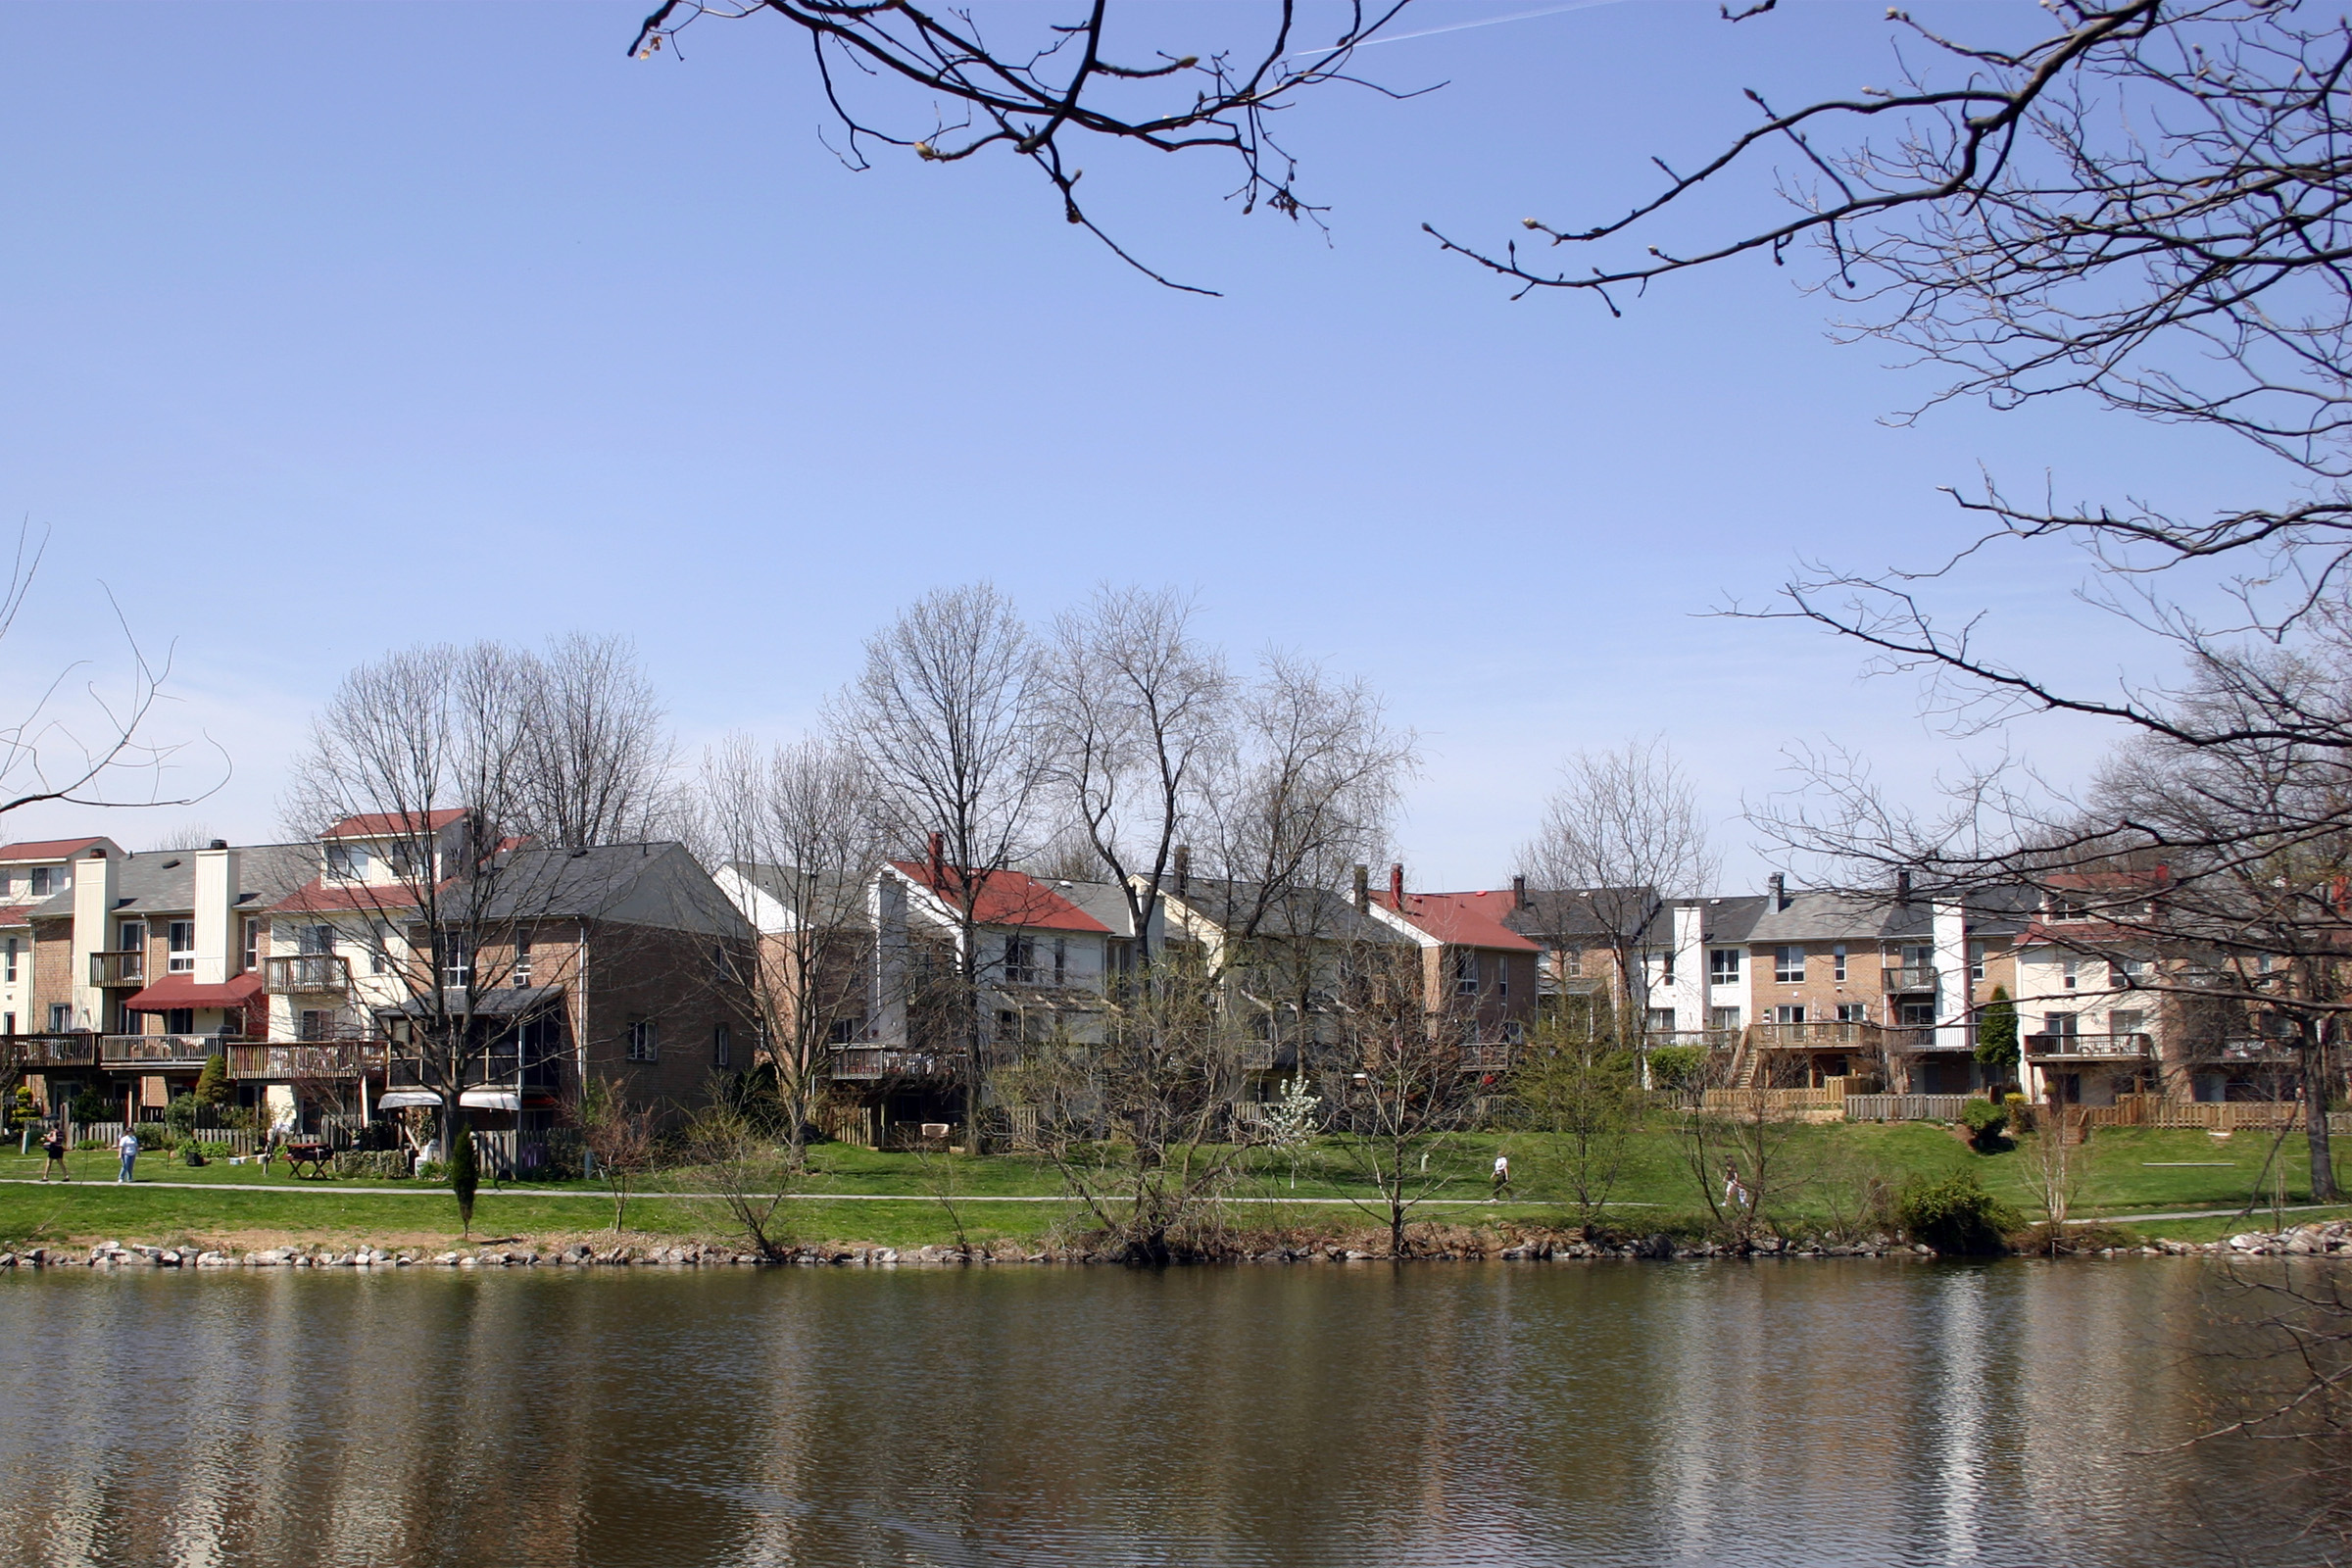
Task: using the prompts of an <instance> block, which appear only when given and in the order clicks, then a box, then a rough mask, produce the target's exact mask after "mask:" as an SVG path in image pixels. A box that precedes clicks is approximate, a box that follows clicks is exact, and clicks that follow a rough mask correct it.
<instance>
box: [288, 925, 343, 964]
mask: <svg viewBox="0 0 2352 1568" xmlns="http://www.w3.org/2000/svg"><path fill="white" fill-rule="evenodd" d="M294 951H296V952H297V953H299V954H301V955H302V956H304V957H306V958H323V957H325V956H327V955H328V954H331V953H333V952H334V951H335V928H334V927H333V926H331V925H304V926H296V927H295V928H294Z"/></svg>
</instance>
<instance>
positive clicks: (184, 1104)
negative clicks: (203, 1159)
mask: <svg viewBox="0 0 2352 1568" xmlns="http://www.w3.org/2000/svg"><path fill="white" fill-rule="evenodd" d="M200 1103H201V1102H200V1101H198V1100H197V1098H196V1097H195V1096H194V1095H174V1096H172V1103H170V1104H168V1105H166V1106H165V1107H164V1125H165V1126H166V1127H168V1128H170V1129H171V1130H172V1139H173V1141H175V1142H176V1141H177V1140H179V1139H183V1138H185V1137H187V1136H188V1134H190V1133H192V1132H194V1131H195V1130H196V1107H197V1105H198V1104H200Z"/></svg>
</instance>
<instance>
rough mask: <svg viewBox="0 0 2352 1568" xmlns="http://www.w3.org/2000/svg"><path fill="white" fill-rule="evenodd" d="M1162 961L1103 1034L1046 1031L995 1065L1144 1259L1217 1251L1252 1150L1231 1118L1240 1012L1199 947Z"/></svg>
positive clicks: (1063, 1168)
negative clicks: (1232, 1193) (1013, 1060)
mask: <svg viewBox="0 0 2352 1568" xmlns="http://www.w3.org/2000/svg"><path fill="white" fill-rule="evenodd" d="M1158 969H1159V972H1158V973H1157V974H1156V975H1155V976H1154V977H1153V982H1152V984H1151V985H1149V986H1134V987H1129V988H1127V989H1126V990H1125V991H1124V992H1123V993H1121V994H1119V995H1117V996H1115V997H1114V998H1113V999H1112V1001H1111V1003H1110V1005H1109V1008H1108V1016H1107V1017H1106V1019H1105V1020H1104V1027H1103V1038H1102V1039H1101V1040H1100V1041H1099V1042H1097V1041H1089V1042H1085V1043H1079V1042H1076V1041H1072V1040H1068V1039H1055V1040H1051V1041H1046V1042H1041V1043H1038V1044H1036V1045H1033V1046H1031V1047H1030V1048H1029V1049H1027V1050H1026V1051H1024V1052H1023V1054H1022V1057H1021V1059H1020V1061H1019V1062H1018V1063H1017V1064H1015V1065H1013V1066H1010V1067H1008V1068H1005V1069H1004V1070H1003V1071H1001V1072H1000V1074H999V1083H1000V1086H1001V1087H1000V1093H1001V1095H1002V1097H1003V1098H1004V1099H1005V1100H1006V1101H1007V1102H1011V1103H1019V1104H1022V1105H1025V1106H1029V1107H1033V1108H1034V1109H1035V1110H1036V1112H1037V1148H1038V1150H1039V1152H1041V1153H1043V1154H1044V1155H1045V1157H1046V1158H1047V1159H1048V1160H1050V1161H1051V1162H1052V1163H1053V1165H1054V1168H1055V1169H1056V1170H1057V1171H1059V1172H1060V1173H1061V1176H1062V1179H1063V1182H1064V1184H1065V1185H1066V1186H1067V1187H1068V1189H1069V1191H1070V1193H1071V1195H1072V1196H1073V1197H1074V1198H1076V1199H1077V1200H1078V1201H1079V1202H1080V1203H1081V1204H1083V1205H1084V1207H1085V1209H1086V1211H1087V1213H1088V1214H1089V1215H1090V1216H1091V1217H1092V1218H1093V1219H1094V1221H1095V1223H1096V1224H1097V1225H1099V1226H1100V1227H1101V1228H1102V1229H1103V1231H1104V1232H1105V1233H1106V1234H1107V1235H1108V1236H1110V1237H1111V1238H1112V1239H1113V1241H1114V1244H1115V1245H1116V1247H1117V1248H1118V1249H1119V1250H1120V1252H1121V1254H1122V1255H1123V1256H1124V1257H1125V1259H1126V1260H1127V1261H1129V1262H1134V1263H1154V1264H1155V1263H1165V1262H1169V1261H1172V1260H1174V1259H1176V1258H1179V1257H1203V1256H1213V1255H1215V1253H1216V1252H1217V1251H1218V1250H1219V1247H1218V1240H1219V1238H1220V1237H1221V1235H1222V1233H1223V1229H1224V1218H1225V1215H1224V1208H1223V1206H1222V1202H1221V1201H1222V1199H1223V1198H1224V1197H1225V1195H1226V1194H1227V1192H1228V1191H1229V1190H1230V1189H1231V1188H1232V1186H1233V1185H1234V1184H1235V1183H1236V1182H1237V1181H1239V1180H1241V1179H1242V1178H1243V1176H1244V1175H1245V1174H1246V1173H1247V1171H1248V1169H1249V1164H1250V1155H1251V1150H1252V1148H1253V1140H1252V1138H1251V1136H1250V1131H1249V1130H1248V1129H1241V1128H1235V1127H1233V1126H1232V1125H1231V1122H1230V1107H1231V1104H1232V1102H1233V1099H1234V1095H1235V1091H1236V1087H1237V1082H1238V1079H1239V1076H1240V1073H1239V1064H1240V1055H1239V1052H1238V1049H1237V1048H1238V1045H1239V1042H1238V1040H1237V1039H1236V1037H1235V1031H1234V1026H1233V1016H1232V1013H1231V1012H1230V1010H1229V1009H1227V1008H1225V1007H1224V1006H1222V1005H1220V1003H1219V999H1218V997H1217V994H1216V991H1215V989H1214V988H1213V987H1212V986H1211V985H1210V984H1209V983H1208V976H1207V974H1206V971H1205V968H1204V966H1203V964H1202V963H1201V959H1200V958H1199V956H1198V950H1194V952H1193V953H1192V954H1188V955H1171V956H1164V957H1163V958H1162V959H1161V960H1160V961H1159V964H1158Z"/></svg>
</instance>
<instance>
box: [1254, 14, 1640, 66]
mask: <svg viewBox="0 0 2352 1568" xmlns="http://www.w3.org/2000/svg"><path fill="white" fill-rule="evenodd" d="M1622 3H1624V0H1570V3H1569V4H1567V5H1562V6H1545V7H1544V9H1543V10H1541V11H1514V12H1512V13H1511V14H1510V15H1509V16H1507V17H1482V18H1480V19H1479V20H1478V21H1476V22H1457V23H1455V24H1453V25H1451V26H1448V27H1424V28H1422V29H1421V30H1420V31H1419V32H1387V33H1382V34H1381V35H1380V36H1379V37H1377V38H1366V39H1365V40H1364V41H1363V42H1362V43H1359V44H1357V45H1355V47H1356V48H1358V49H1369V48H1371V47H1373V46H1374V45H1375V44H1384V43H1403V42H1404V41H1405V40H1406V39H1408V38H1435V37H1436V36H1438V34H1440V33H1443V32H1467V31H1469V30H1470V29H1471V28H1472V27H1498V26H1500V25H1502V24H1504V23H1506V22H1532V21H1534V20H1535V19H1536V18H1538V17H1556V16H1558V15H1560V14H1561V13H1562V12H1565V11H1590V10H1592V9H1593V7H1594V6H1613V5H1619V4H1622ZM1338 53H1339V50H1338V49H1336V48H1332V49H1299V50H1297V51H1295V52H1293V53H1291V54H1287V55H1284V56H1283V59H1285V60H1297V59H1299V58H1301V57H1302V56H1305V55H1332V54H1338Z"/></svg>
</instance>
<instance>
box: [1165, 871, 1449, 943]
mask: <svg viewBox="0 0 2352 1568" xmlns="http://www.w3.org/2000/svg"><path fill="white" fill-rule="evenodd" d="M1258 888H1259V884H1258V883H1255V882H1233V881H1226V880H1223V879H1222V878H1218V877H1201V876H1197V877H1193V878H1191V879H1190V880H1189V881H1188V882H1187V883H1186V885H1185V890H1184V891H1183V892H1182V893H1178V892H1177V891H1176V890H1175V886H1174V884H1173V883H1170V884H1168V885H1167V886H1165V887H1164V888H1163V889H1162V891H1163V892H1165V893H1166V894H1167V896H1168V897H1170V898H1172V899H1174V900H1176V901H1177V902H1178V903H1180V904H1182V905H1183V906H1184V907H1186V908H1188V909H1190V910H1191V911H1192V912H1193V913H1194V914H1196V915H1198V916H1200V917H1201V918H1202V919H1204V920H1207V921H1209V922H1211V923H1212V924H1215V925H1218V926H1222V927H1224V928H1225V929H1227V930H1229V931H1230V930H1233V929H1235V928H1237V927H1239V926H1240V925H1242V924H1243V923H1244V922H1246V921H1247V920H1248V919H1249V918H1250V910H1251V909H1253V908H1254V907H1256V905H1257V899H1258ZM1257 934H1258V935H1259V936H1261V937H1297V936H1304V937H1310V938H1313V939H1315V940H1317V941H1323V942H1370V943H1381V944H1409V943H1411V942H1412V940H1413V939H1412V938H1410V937H1408V936H1406V935H1404V934H1403V933H1402V932H1400V931H1398V930H1397V929H1396V928H1395V927H1394V926H1391V925H1389V924H1387V923H1386V922H1384V921H1381V920H1376V919H1374V918H1373V917H1372V916H1370V915H1368V914H1366V913H1364V912H1363V911H1362V910H1360V909H1358V908H1357V907H1355V905H1354V904H1353V903H1352V902H1350V901H1349V900H1348V899H1346V898H1344V897H1342V896H1341V895H1340V894H1337V893H1330V892H1326V891H1324V890H1322V889H1320V888H1290V889H1286V890H1283V891H1279V892H1277V893H1275V894H1274V895H1273V898H1272V901H1271V904H1270V907H1268V909H1267V911H1266V915H1265V918H1264V919H1262V920H1260V921H1259V922H1258V926H1257Z"/></svg>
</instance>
